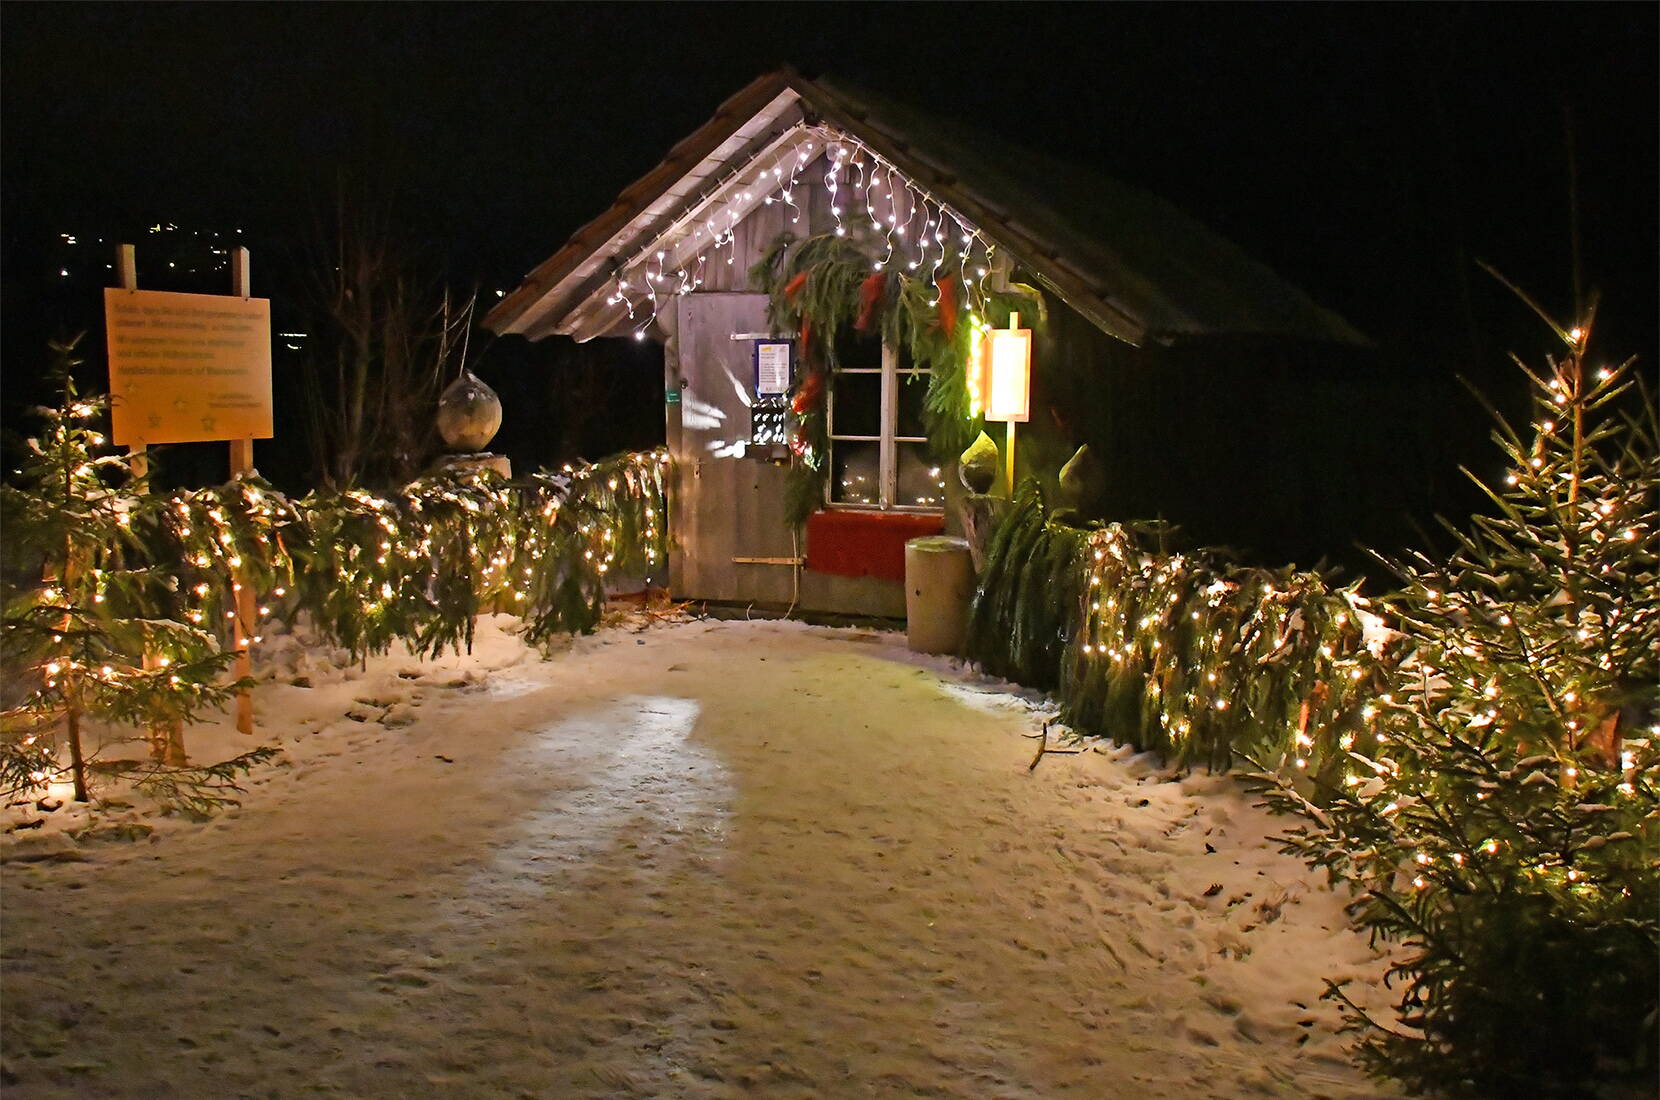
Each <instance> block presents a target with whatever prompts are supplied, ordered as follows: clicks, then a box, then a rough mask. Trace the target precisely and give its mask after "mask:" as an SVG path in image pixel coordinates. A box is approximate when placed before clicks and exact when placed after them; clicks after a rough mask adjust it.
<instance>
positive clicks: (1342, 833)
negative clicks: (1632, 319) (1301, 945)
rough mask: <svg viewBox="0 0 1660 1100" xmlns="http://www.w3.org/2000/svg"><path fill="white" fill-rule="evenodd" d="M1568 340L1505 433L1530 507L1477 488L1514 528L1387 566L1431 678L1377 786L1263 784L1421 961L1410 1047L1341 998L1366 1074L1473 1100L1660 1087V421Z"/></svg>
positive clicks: (1378, 717)
mask: <svg viewBox="0 0 1660 1100" xmlns="http://www.w3.org/2000/svg"><path fill="white" fill-rule="evenodd" d="M1524 300H1526V299H1525V297H1524ZM1529 304H1530V305H1532V303H1531V302H1529ZM1534 309H1535V310H1536V311H1538V307H1537V306H1534ZM1540 315H1541V316H1544V314H1543V313H1542V312H1541V314H1540ZM1546 320H1547V321H1549V318H1548V317H1547V318H1546ZM1552 328H1553V329H1554V330H1555V331H1556V333H1557V334H1558V336H1559V337H1560V338H1561V340H1562V342H1563V344H1564V346H1565V348H1566V351H1565V353H1564V355H1563V356H1562V357H1561V358H1560V359H1557V360H1553V361H1550V363H1549V369H1548V370H1547V371H1545V372H1543V373H1539V372H1535V371H1532V370H1529V369H1528V368H1527V367H1526V366H1525V365H1523V364H1521V362H1520V360H1518V365H1521V366H1522V369H1523V370H1524V371H1527V372H1528V375H1529V377H1530V378H1531V379H1532V382H1533V384H1534V388H1535V391H1536V392H1535V396H1534V405H1535V410H1536V414H1535V416H1534V422H1533V424H1532V429H1531V431H1530V432H1528V433H1527V435H1526V436H1523V435H1522V434H1519V433H1517V432H1515V431H1513V430H1512V429H1511V428H1510V427H1509V426H1508V425H1506V424H1505V423H1504V422H1503V420H1502V418H1500V419H1499V428H1498V430H1497V431H1496V432H1495V434H1494V438H1495V440H1496V441H1497V442H1498V444H1499V445H1500V447H1502V448H1503V450H1504V452H1505V455H1506V457H1507V459H1508V460H1509V466H1510V470H1509V472H1508V475H1507V477H1506V479H1505V484H1504V485H1503V486H1499V487H1489V486H1487V485H1486V484H1485V483H1482V482H1481V479H1480V478H1476V480H1477V482H1478V484H1482V486H1483V488H1484V489H1486V490H1487V492H1488V495H1489V496H1490V497H1491V498H1492V501H1493V504H1494V506H1495V508H1496V513H1495V514H1493V515H1490V516H1482V517H1479V518H1477V519H1475V520H1474V521H1473V522H1472V523H1471V525H1470V526H1469V527H1468V528H1464V529H1461V528H1458V527H1455V526H1453V525H1451V524H1447V525H1446V526H1447V528H1448V530H1449V531H1450V532H1451V534H1452V536H1453V538H1454V539H1455V540H1456V548H1455V549H1454V551H1453V552H1452V554H1451V555H1450V556H1448V557H1447V558H1446V559H1445V560H1438V559H1434V558H1432V557H1430V556H1428V555H1425V554H1414V555H1411V556H1409V557H1406V558H1404V559H1399V560H1389V561H1387V564H1388V565H1390V567H1391V568H1392V569H1393V570H1394V571H1395V572H1396V573H1397V574H1398V575H1399V577H1400V579H1401V581H1402V582H1403V584H1404V588H1403V590H1402V591H1401V592H1400V593H1399V594H1398V595H1397V596H1396V597H1395V598H1394V599H1393V600H1392V601H1390V602H1389V604H1388V610H1389V611H1390V612H1392V614H1393V615H1394V616H1395V617H1396V618H1397V620H1398V624H1399V627H1400V630H1401V631H1402V633H1403V635H1404V640H1405V642H1406V643H1407V644H1408V645H1409V646H1410V647H1411V649H1412V652H1413V657H1412V658H1411V659H1409V660H1407V661H1405V662H1403V664H1402V665H1401V666H1400V667H1399V668H1398V669H1397V670H1396V671H1395V672H1394V673H1393V674H1392V682H1391V683H1390V684H1389V685H1388V691H1387V693H1385V694H1383V695H1382V696H1381V697H1380V698H1379V699H1378V700H1376V702H1375V703H1374V704H1373V705H1371V706H1369V707H1367V708H1366V711H1365V712H1364V713H1365V716H1366V718H1367V720H1368V722H1367V727H1368V728H1367V729H1366V730H1365V731H1364V732H1362V733H1361V734H1360V735H1359V736H1358V737H1356V738H1355V739H1353V740H1352V741H1350V743H1349V746H1348V749H1349V751H1348V761H1349V764H1350V766H1351V770H1349V772H1348V774H1347V775H1346V776H1345V777H1344V778H1343V779H1342V780H1341V781H1340V782H1337V783H1335V784H1332V785H1327V786H1323V787H1321V788H1320V789H1318V790H1317V791H1315V793H1314V794H1313V795H1312V797H1305V795H1306V794H1307V793H1308V788H1307V787H1306V786H1304V787H1303V789H1302V790H1301V791H1299V789H1298V787H1297V785H1296V784H1295V783H1294V782H1291V781H1288V780H1285V779H1283V778H1279V777H1276V776H1273V775H1271V774H1268V773H1266V771H1265V772H1264V774H1262V775H1260V776H1259V777H1258V779H1259V781H1260V782H1262V783H1263V784H1264V790H1265V794H1266V798H1267V801H1268V802H1269V803H1270V804H1271V805H1272V806H1274V807H1275V808H1276V809H1279V810H1282V811H1289V812H1292V813H1294V814H1298V815H1301V818H1302V820H1301V822H1300V824H1299V825H1298V826H1297V827H1295V828H1294V829H1292V830H1291V832H1290V835H1289V836H1288V837H1287V838H1286V841H1287V848H1288V850H1289V851H1292V852H1295V853H1296V854H1299V855H1301V856H1303V857H1304V858H1305V859H1307V860H1308V861H1309V862H1310V863H1311V864H1313V865H1317V866H1323V867H1325V868H1327V869H1328V870H1329V871H1330V873H1331V874H1332V875H1333V877H1334V878H1337V879H1340V880H1344V881H1347V882H1349V883H1350V884H1352V885H1353V886H1354V887H1355V888H1356V895H1355V899H1354V901H1353V903H1352V912H1353V914H1354V916H1355V917H1356V918H1357V920H1358V922H1359V923H1360V924H1361V925H1363V926H1364V927H1366V928H1367V929H1368V930H1369V931H1370V932H1371V933H1372V934H1373V936H1374V937H1375V938H1376V937H1381V938H1384V939H1387V940H1393V941H1398V942H1399V943H1400V945H1401V947H1402V949H1403V950H1402V952H1401V954H1400V955H1399V956H1398V962H1397V963H1396V965H1395V966H1394V967H1393V969H1392V971H1391V973H1390V979H1391V982H1392V983H1393V982H1395V981H1400V982H1401V983H1402V984H1401V986H1400V987H1399V1004H1398V1006H1397V1007H1398V1011H1399V1017H1400V1019H1399V1024H1392V1023H1385V1022H1382V1021H1378V1020H1375V1019H1373V1018H1372V1017H1370V1016H1368V1015H1367V1014H1366V1013H1364V1012H1362V1011H1361V1010H1360V1009H1359V1008H1357V1007H1356V1006H1355V1005H1354V1003H1353V1002H1351V1001H1349V1000H1348V998H1347V997H1346V996H1345V995H1344V993H1343V991H1342V990H1341V988H1340V987H1337V986H1333V987H1332V989H1331V990H1330V993H1329V995H1331V996H1334V997H1337V998H1339V999H1341V1000H1343V1001H1344V1002H1345V1003H1346V1004H1347V1005H1348V1009H1349V1012H1350V1023H1351V1025H1352V1026H1353V1027H1355V1028H1356V1029H1358V1030H1360V1031H1361V1032H1362V1034H1363V1039H1362V1041H1361V1045H1360V1053H1361V1056H1362V1057H1363V1058H1364V1059H1365V1061H1366V1062H1367V1063H1368V1065H1369V1067H1370V1068H1371V1069H1372V1070H1373V1071H1374V1072H1377V1073H1379V1074H1383V1075H1389V1076H1393V1077H1396V1078H1399V1079H1400V1080H1402V1081H1404V1082H1405V1083H1407V1084H1408V1085H1409V1086H1411V1087H1413V1088H1415V1089H1423V1090H1429V1091H1434V1092H1440V1093H1445V1094H1450V1095H1467V1096H1522V1095H1527V1096H1560V1097H1570V1096H1589V1095H1593V1094H1594V1093H1595V1091H1596V1089H1597V1088H1598V1086H1599V1084H1601V1083H1607V1082H1610V1081H1613V1080H1615V1079H1617V1078H1620V1077H1622V1076H1623V1075H1626V1074H1631V1075H1634V1076H1637V1077H1639V1078H1640V1076H1641V1075H1643V1074H1646V1075H1647V1077H1648V1079H1649V1080H1650V1081H1651V1082H1652V1078H1653V1073H1654V1055H1655V1051H1654V1041H1655V1029H1656V1018H1655V1011H1656V982H1655V976H1656V973H1657V969H1660V875H1657V869H1660V863H1657V861H1656V859H1655V841H1656V839H1657V814H1660V811H1657V805H1660V803H1657V789H1660V745H1657V742H1660V726H1657V725H1656V718H1657V687H1656V684H1657V680H1660V668H1657V655H1660V601H1657V595H1660V570H1657V556H1656V550H1657V542H1656V540H1657V538H1660V523H1657V520H1656V506H1655V488H1656V473H1657V469H1660V458H1657V452H1656V434H1657V433H1656V425H1655V414H1654V408H1653V405H1652V402H1651V401H1650V399H1649V394H1648V393H1647V392H1646V391H1645V390H1644V389H1643V387H1642V386H1641V385H1640V383H1637V382H1636V381H1634V380H1633V379H1632V377H1631V372H1630V364H1629V363H1627V364H1625V365H1622V366H1620V367H1601V368H1593V367H1592V366H1590V365H1589V364H1588V362H1587V354H1586V349H1587V346H1588V344H1589V340H1590V328H1591V322H1590V319H1589V318H1588V319H1587V320H1585V321H1584V322H1583V323H1582V324H1581V325H1580V326H1579V327H1576V328H1571V329H1568V328H1563V327H1561V326H1558V325H1554V324H1553V325H1552ZM1634 405H1640V407H1637V408H1633V406H1634ZM1471 476H1472V477H1474V476H1475V475H1473V474H1472V475H1471Z"/></svg>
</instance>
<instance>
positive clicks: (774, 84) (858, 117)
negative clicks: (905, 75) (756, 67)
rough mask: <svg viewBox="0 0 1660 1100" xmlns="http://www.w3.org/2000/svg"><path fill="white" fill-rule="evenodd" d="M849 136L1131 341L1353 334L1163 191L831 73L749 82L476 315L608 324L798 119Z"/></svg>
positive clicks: (581, 325)
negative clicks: (665, 255) (672, 240)
mask: <svg viewBox="0 0 1660 1100" xmlns="http://www.w3.org/2000/svg"><path fill="white" fill-rule="evenodd" d="M815 122H823V123H826V124H828V125H830V126H831V127H833V128H835V129H837V130H840V131H842V132H844V133H846V134H848V135H849V136H851V137H853V138H856V139H858V140H859V141H860V142H862V143H864V144H865V145H867V146H868V147H869V148H871V149H872V150H873V151H874V152H875V153H877V154H878V155H880V156H881V157H883V158H885V159H887V160H888V161H889V162H890V163H892V164H893V165H894V166H895V167H897V168H898V169H899V170H900V171H901V172H902V173H903V174H905V175H907V176H909V177H910V178H911V179H912V180H914V181H915V182H916V183H917V184H918V185H920V186H922V187H925V188H926V189H927V190H928V191H930V192H932V193H933V194H934V195H935V196H936V197H937V198H939V199H940V200H943V201H944V202H946V203H948V204H949V205H950V206H952V207H953V208H954V209H955V210H957V211H958V212H959V213H960V214H962V215H963V216H964V217H966V218H967V219H969V220H970V221H972V222H973V223H974V225H975V226H976V228H978V229H979V230H980V232H981V233H982V234H983V235H984V236H985V237H987V238H990V239H991V240H993V241H995V242H996V243H997V244H998V245H999V246H1000V247H1001V248H1002V249H1003V250H1005V251H1007V252H1008V253H1009V254H1011V255H1012V256H1013V257H1014V258H1016V259H1017V260H1018V261H1019V262H1020V263H1021V264H1022V265H1023V266H1024V267H1025V268H1026V269H1027V270H1029V271H1030V272H1031V273H1032V275H1033V276H1034V277H1035V278H1036V279H1037V280H1038V281H1039V282H1040V283H1042V284H1043V285H1044V286H1045V287H1046V288H1047V289H1048V290H1050V291H1051V292H1053V293H1054V294H1055V295H1056V296H1057V297H1059V298H1060V299H1061V300H1062V301H1064V302H1066V303H1067V304H1068V305H1069V306H1071V307H1072V308H1073V309H1075V310H1077V311H1078V312H1079V313H1080V314H1082V315H1083V316H1084V317H1086V318H1088V319H1089V320H1090V321H1091V322H1093V323H1094V324H1095V325H1097V326H1098V327H1099V328H1101V329H1102V330H1103V331H1105V332H1108V333H1110V334H1112V335H1114V336H1117V337H1119V338H1121V339H1123V340H1126V341H1127V342H1129V343H1132V344H1141V343H1143V342H1146V341H1148V340H1152V341H1156V342H1166V343H1168V342H1175V341H1181V340H1187V339H1193V338H1200V337H1205V336H1216V335H1255V336H1279V337H1290V338H1294V339H1301V340H1313V341H1323V342H1335V343H1344V344H1363V343H1365V342H1366V340H1365V338H1364V337H1363V336H1361V335H1360V333H1358V332H1357V331H1356V330H1355V329H1354V328H1352V327H1351V326H1350V325H1349V324H1348V322H1346V321H1344V320H1343V319H1342V318H1341V317H1339V316H1338V315H1337V314H1335V313H1332V312H1331V311H1329V310H1326V309H1324V308H1322V307H1321V306H1319V305H1317V304H1316V303H1315V302H1314V301H1313V300H1312V299H1310V298H1309V297H1308V296H1307V295H1306V294H1304V293H1303V292H1302V291H1301V290H1299V289H1297V288H1296V287H1294V286H1292V285H1291V284H1290V283H1287V282H1286V281H1284V280H1283V279H1281V278H1280V277H1279V276H1278V275H1276V274H1275V273H1274V272H1273V271H1271V270H1270V269H1269V268H1268V267H1266V266H1265V265H1263V264H1261V263H1258V262H1257V261H1255V260H1253V259H1251V258H1250V257H1249V256H1247V255H1246V254H1245V253H1244V252H1243V251H1241V250H1240V249H1239V248H1238V247H1237V246H1235V245H1234V244H1232V243H1231V242H1229V241H1227V240H1225V239H1223V238H1222V237H1220V236H1218V235H1217V234H1215V233H1213V232H1211V231H1210V230H1209V229H1206V228H1205V227H1204V226H1202V225H1201V224H1199V223H1198V222H1197V221H1195V220H1193V219H1192V218H1190V217H1188V216H1187V215H1185V214H1183V213H1181V212H1180V211H1178V210H1177V209H1176V208H1175V207H1173V206H1171V205H1170V204H1169V203H1166V202H1164V201H1163V200H1161V199H1158V198H1155V197H1154V196H1152V195H1149V194H1147V193H1145V192H1143V191H1140V190H1138V189H1136V188H1134V187H1130V186H1128V185H1125V184H1123V183H1120V182H1118V181H1116V180H1112V179H1109V178H1107V177H1105V176H1100V175H1097V174H1095V173H1092V172H1089V171H1086V170H1084V169H1081V168H1078V167H1076V166H1074V165H1069V164H1066V163H1063V162H1061V161H1059V160H1057V159H1056V158H1053V157H1050V156H1047V155H1044V154H1040V153H1034V152H1031V151H1029V150H1023V149H1019V148H1016V147H1014V146H1012V145H1009V144H1006V143H1004V142H1001V141H999V140H997V139H995V138H994V137H992V136H991V135H989V134H986V133H984V132H981V131H977V130H975V129H973V128H971V127H967V126H963V125H961V124H960V123H955V122H953V121H951V120H944V119H938V118H934V117H930V116H927V115H925V114H923V113H922V112H918V111H916V110H915V109H913V108H910V107H908V106H905V105H903V104H899V103H895V102H893V101H891V100H887V99H883V98H881V97H879V96H876V95H873V94H871V93H869V92H866V91H862V90H857V89H853V88H851V87H848V86H846V85H843V84H840V83H836V82H833V81H831V80H826V79H820V80H807V79H805V78H803V77H801V76H800V75H798V74H796V73H794V72H793V71H790V70H788V69H786V70H781V71H779V72H775V73H769V74H767V75H766V76H763V77H761V78H760V79H758V80H756V81H754V82H753V83H751V84H750V85H749V86H748V87H746V88H744V89H743V90H742V91H740V92H739V93H738V94H737V95H735V96H733V97H732V98H731V99H729V100H727V101H726V103H724V104H722V105H721V108H720V110H719V111H717V112H716V114H715V117H714V118H712V119H711V120H710V121H709V122H708V123H705V124H704V125H703V126H702V127H700V128H699V129H698V130H696V131H694V132H693V133H692V134H691V135H690V136H688V137H687V138H686V139H685V140H684V141H682V142H681V143H680V144H679V145H676V146H675V147H674V149H673V150H671V151H670V153H669V156H668V157H667V159H665V160H664V161H663V163H661V164H660V165H658V166H657V167H656V168H654V169H653V170H652V171H651V172H649V173H647V174H646V176H644V177H642V178H641V179H640V180H639V181H638V182H637V183H635V184H634V185H632V186H631V187H629V188H628V189H627V190H625V191H624V192H623V193H622V194H621V195H620V196H619V197H618V199H617V201H616V202H615V203H614V204H613V205H612V206H611V208H610V209H609V210H607V211H606V212H605V213H603V214H601V215H600V216H599V217H598V218H596V219H595V220H594V221H592V222H590V223H589V224H588V225H586V226H584V227H583V228H582V229H580V230H578V231H577V233H576V234H575V235H574V236H572V238H571V239H570V241H568V242H567V243H566V244H565V246H564V247H563V248H561V249H560V250H559V251H558V252H556V253H555V254H554V255H553V256H552V257H551V258H550V259H549V260H548V261H547V262H546V263H544V264H542V265H541V266H539V267H538V268H537V269H536V270H535V271H533V272H531V274H530V275H529V276H527V277H526V279H525V281H524V283H523V284H522V285H521V286H520V287H519V288H518V289H516V290H515V291H514V292H513V293H512V294H510V295H509V296H508V297H507V298H505V299H503V301H502V302H500V303H499V304H498V305H497V306H496V308H495V309H493V310H492V311H491V312H490V314H489V315H488V316H487V317H486V318H485V324H486V326H488V327H489V328H491V329H492V330H494V331H496V332H501V333H507V332H520V333H524V334H526V335H529V336H531V337H533V338H534V337H538V336H543V335H548V334H550V333H555V332H557V333H567V334H570V335H574V336H576V337H577V338H578V339H586V338H588V337H590V336H594V335H603V334H605V332H607V331H610V330H612V329H614V328H615V327H616V326H617V324H618V322H619V320H621V318H620V317H618V316H616V315H615V314H616V312H617V310H618V308H619V307H617V306H615V305H614V304H613V303H612V302H611V300H610V298H609V296H608V294H607V288H608V286H609V283H610V279H611V277H612V275H613V273H614V272H615V271H616V270H618V269H620V267H621V266H622V265H623V264H625V263H627V262H628V261H629V260H630V259H631V258H633V257H636V256H638V255H639V254H641V253H642V252H644V251H645V250H646V249H648V248H655V247H659V246H660V244H661V242H663V241H664V240H665V239H666V238H667V237H668V235H669V234H670V233H671V231H672V227H676V226H679V225H681V224H684V223H685V222H686V221H687V220H688V219H690V218H692V217H696V218H699V219H702V218H707V217H709V216H711V214H712V213H714V212H716V211H719V215H718V216H720V217H726V218H728V219H736V220H741V218H742V216H744V215H745V214H747V213H748V209H749V207H748V206H746V205H745V200H746V199H747V191H746V190H745V189H744V187H743V183H744V180H743V176H744V173H745V171H746V170H747V169H748V168H749V167H750V166H752V165H755V164H756V163H757V162H759V161H761V160H762V158H764V157H766V156H769V155H772V154H773V153H774V152H775V151H776V150H777V149H779V148H780V147H781V146H783V145H784V144H785V143H786V142H787V141H788V140H789V139H790V137H791V136H792V135H794V134H799V133H800V131H801V128H802V127H803V126H806V125H810V124H813V123H815Z"/></svg>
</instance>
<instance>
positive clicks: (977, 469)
mask: <svg viewBox="0 0 1660 1100" xmlns="http://www.w3.org/2000/svg"><path fill="white" fill-rule="evenodd" d="M999 465H1000V462H999V460H998V454H997V444H995V443H993V442H992V441H991V436H989V435H987V434H986V433H985V432H981V433H980V435H979V438H977V439H975V441H974V442H973V443H970V444H969V445H968V450H966V451H964V452H963V454H962V457H961V458H959V459H958V460H957V476H958V477H960V478H962V479H963V486H964V488H966V489H967V490H968V491H969V492H971V493H986V492H989V491H990V490H991V487H992V485H993V484H995V483H996V481H997V470H998V467H999Z"/></svg>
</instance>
